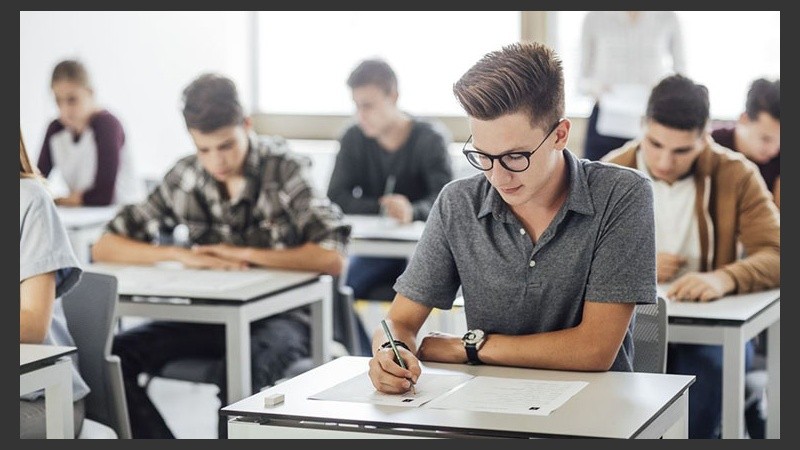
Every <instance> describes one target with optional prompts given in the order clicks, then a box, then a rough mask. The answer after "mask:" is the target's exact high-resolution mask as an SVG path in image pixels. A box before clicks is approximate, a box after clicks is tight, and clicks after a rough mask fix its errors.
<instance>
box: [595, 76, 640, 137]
mask: <svg viewBox="0 0 800 450" xmlns="http://www.w3.org/2000/svg"><path fill="white" fill-rule="evenodd" d="M649 95H650V92H649V90H648V89H647V88H646V87H645V86H641V85H636V84H624V85H623V84H619V85H614V87H613V88H612V89H611V90H609V91H608V92H606V93H604V94H603V96H602V97H601V98H600V112H599V114H598V116H597V132H598V133H600V134H602V135H604V136H615V137H620V138H625V139H633V138H635V137H636V136H638V135H639V132H640V130H641V128H642V116H644V113H645V110H646V109H647V98H648V97H649Z"/></svg>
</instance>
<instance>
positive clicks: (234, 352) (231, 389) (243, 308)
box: [85, 264, 333, 401]
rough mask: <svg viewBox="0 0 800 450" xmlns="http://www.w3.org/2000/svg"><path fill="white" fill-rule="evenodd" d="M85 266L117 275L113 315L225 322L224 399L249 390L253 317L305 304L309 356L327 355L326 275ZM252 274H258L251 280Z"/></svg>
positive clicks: (330, 320)
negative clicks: (308, 316)
mask: <svg viewBox="0 0 800 450" xmlns="http://www.w3.org/2000/svg"><path fill="white" fill-rule="evenodd" d="M85 270H88V271H92V272H100V273H107V274H110V275H114V276H116V277H117V280H118V282H119V286H118V291H119V295H120V302H119V306H118V307H117V315H119V316H137V317H147V318H150V319H157V320H173V321H178V322H199V323H218V324H223V325H225V337H226V339H225V352H226V358H227V360H226V370H227V375H228V401H236V400H239V399H242V398H244V397H245V396H247V395H250V393H251V392H252V380H251V376H250V368H251V362H250V323H252V322H254V321H256V320H259V319H262V318H264V317H269V316H273V315H276V314H280V313H282V312H285V311H288V310H290V309H294V308H297V307H300V306H304V305H311V354H312V357H313V359H314V362H315V363H316V364H318V365H319V364H322V363H324V362H325V361H328V360H329V359H330V354H331V353H330V343H331V341H332V340H333V312H332V308H333V306H332V305H333V299H332V295H333V286H332V283H333V281H332V278H331V277H330V276H329V275H320V274H319V273H315V272H300V271H289V270H272V269H269V270H266V269H250V270H248V271H245V272H231V271H218V270H197V269H182V268H175V267H172V268H170V267H164V266H153V267H151V266H128V265H113V264H93V265H89V266H87V267H85ZM253 277H256V278H262V277H263V279H257V280H255V281H253V280H252V278H253ZM226 278H227V279H228V280H229V281H225V279H226Z"/></svg>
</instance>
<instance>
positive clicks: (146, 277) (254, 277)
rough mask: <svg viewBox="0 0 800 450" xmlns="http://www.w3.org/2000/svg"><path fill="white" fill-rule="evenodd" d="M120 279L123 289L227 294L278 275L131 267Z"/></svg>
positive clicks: (254, 272)
mask: <svg viewBox="0 0 800 450" xmlns="http://www.w3.org/2000/svg"><path fill="white" fill-rule="evenodd" d="M123 270H124V276H122V277H119V279H120V290H123V291H125V290H131V289H133V288H136V289H145V290H146V289H150V288H153V287H159V288H160V289H165V290H186V291H203V292H224V291H229V290H234V289H239V288H243V287H245V286H249V285H251V284H255V283H263V282H264V281H265V280H268V279H270V278H271V277H274V276H275V275H273V274H269V273H265V272H263V271H241V272H236V271H231V270H224V271H223V270H201V269H184V270H180V271H177V270H170V269H165V268H161V267H127V268H125V269H123Z"/></svg>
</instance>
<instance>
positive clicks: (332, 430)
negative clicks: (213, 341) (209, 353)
mask: <svg viewBox="0 0 800 450" xmlns="http://www.w3.org/2000/svg"><path fill="white" fill-rule="evenodd" d="M368 361H369V358H366V357H353V356H345V357H341V358H337V359H335V360H333V361H331V362H329V363H327V364H325V365H323V366H320V367H317V368H315V369H313V370H311V371H308V372H306V373H304V374H302V375H299V376H297V377H295V378H292V379H291V380H288V381H286V382H284V383H282V384H279V385H277V386H274V387H271V388H269V389H267V390H264V391H262V392H259V393H257V394H255V395H252V396H250V397H248V398H246V399H244V400H241V401H239V402H236V403H234V404H232V405H229V406H226V407H224V408H222V410H221V412H222V414H226V415H229V416H231V418H230V420H229V421H228V436H229V437H230V438H380V437H384V438H391V439H397V438H401V437H448V438H449V437H514V438H535V437H600V438H657V437H660V436H662V435H664V436H665V437H679V438H686V437H687V435H688V422H687V414H688V392H689V391H688V389H689V386H690V385H691V384H692V383H693V382H694V376H684V375H666V374H651V373H625V372H566V371H554V370H535V369H521V368H514V367H500V366H470V365H466V364H463V365H462V364H436V363H424V366H425V368H424V369H423V375H422V376H425V373H426V372H428V373H434V372H439V373H453V372H461V373H469V374H472V375H484V376H495V377H508V378H525V379H536V380H558V381H568V380H569V381H587V382H588V383H589V384H588V385H587V386H586V387H584V388H583V389H582V390H581V391H580V392H578V393H577V394H576V395H575V396H574V397H572V398H571V399H569V400H568V401H567V402H566V403H565V404H564V405H562V406H561V407H560V408H559V409H557V410H555V411H554V412H553V413H551V414H550V415H547V416H529V415H520V414H501V413H489V412H474V411H460V410H445V409H432V408H426V407H425V405H423V406H421V407H418V408H404V407H397V406H376V405H371V404H366V403H353V402H337V401H325V400H309V399H308V396H310V395H313V394H316V393H317V392H320V391H322V390H323V389H327V388H329V387H331V386H334V385H336V384H338V383H340V382H342V381H345V380H347V379H349V378H351V377H353V376H355V375H357V374H359V373H362V372H364V371H366V370H367V368H368ZM273 393H281V394H284V396H285V400H284V402H283V403H282V404H280V405H277V406H273V407H265V406H264V397H265V396H267V395H270V394H273Z"/></svg>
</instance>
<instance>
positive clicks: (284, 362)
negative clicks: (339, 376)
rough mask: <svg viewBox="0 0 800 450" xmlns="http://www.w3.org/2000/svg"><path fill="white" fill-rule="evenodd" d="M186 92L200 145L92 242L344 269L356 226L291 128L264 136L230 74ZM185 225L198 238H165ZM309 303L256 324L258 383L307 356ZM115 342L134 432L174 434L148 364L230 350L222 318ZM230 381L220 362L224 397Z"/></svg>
mask: <svg viewBox="0 0 800 450" xmlns="http://www.w3.org/2000/svg"><path fill="white" fill-rule="evenodd" d="M183 101H184V108H183V116H184V119H185V121H186V126H187V128H188V131H189V134H190V135H191V137H192V139H193V141H194V144H195V146H196V147H197V152H196V154H193V155H190V156H187V157H185V158H183V159H181V160H180V161H178V162H177V163H176V164H175V166H174V167H173V168H172V169H171V170H170V171H169V172H168V173H167V174H166V175H165V176H164V179H163V181H162V182H161V184H160V185H159V186H158V187H157V188H155V189H154V190H153V191H152V192H151V193H150V195H149V197H148V199H147V200H146V201H145V202H143V203H141V204H137V205H128V206H126V207H125V208H123V209H122V210H121V211H120V212H119V214H117V216H116V217H115V218H114V219H113V220H112V221H111V222H109V224H108V226H107V229H106V232H105V233H104V234H103V236H102V237H101V238H100V239H99V240H98V241H97V243H96V244H95V245H94V247H93V248H92V257H93V259H94V261H98V262H99V261H103V262H120V263H129V264H153V263H157V262H160V261H178V262H181V263H183V264H184V265H185V266H187V267H194V268H209V269H229V270H236V269H244V268H246V267H248V266H260V267H273V268H282V269H299V270H312V271H320V272H324V273H327V274H331V275H334V276H337V275H339V274H340V273H341V271H342V269H343V266H344V264H345V260H344V248H345V245H346V244H347V240H348V238H349V235H350V228H349V226H347V225H344V224H343V223H342V222H341V219H342V213H341V210H340V209H339V207H338V206H336V205H335V204H332V203H331V202H330V201H328V200H327V199H325V198H317V197H315V195H314V192H313V189H312V187H311V184H310V182H309V181H308V179H307V178H306V174H305V172H306V168H307V167H306V166H307V161H306V160H304V159H301V158H300V157H298V156H297V155H293V154H292V153H291V151H290V150H289V148H288V145H287V143H286V142H285V141H284V140H283V139H282V138H278V137H272V138H261V139H259V138H257V137H256V135H255V134H254V132H253V131H252V125H251V120H250V118H249V117H247V116H246V115H245V114H244V112H243V108H242V106H241V104H240V102H239V98H238V94H237V90H236V86H235V85H234V83H233V82H232V81H231V80H229V79H227V78H225V77H222V76H220V75H216V74H205V75H202V76H200V77H199V78H197V79H196V80H194V81H193V82H192V83H191V84H190V85H189V86H188V87H187V88H186V89H185V90H184V92H183ZM178 226H181V228H182V229H183V230H184V231H185V230H188V233H186V232H184V233H182V234H184V235H186V234H188V239H186V236H183V239H180V240H182V241H184V242H173V243H171V244H167V243H165V241H166V239H165V237H167V235H171V234H172V231H173V230H175V229H176V227H178ZM178 234H180V233H175V235H176V236H175V237H176V238H177V237H178ZM176 240H177V239H176ZM175 244H178V245H175ZM180 244H183V245H180ZM198 282H202V280H198ZM308 314H309V313H308V310H307V309H305V308H298V309H296V310H292V311H289V312H287V313H284V314H281V315H278V316H273V317H269V318H266V319H262V320H260V321H257V322H254V323H253V324H251V327H250V334H251V346H252V358H253V364H252V368H253V374H252V375H253V389H254V392H257V391H258V390H260V389H261V388H262V387H264V386H267V385H271V384H273V383H274V382H275V381H276V380H278V379H280V378H281V377H282V375H283V372H284V370H285V369H286V367H288V366H289V365H290V364H291V363H292V362H294V361H296V360H298V359H300V358H302V357H305V356H308V354H309V315H308ZM113 353H114V354H117V355H119V356H120V358H121V359H122V368H123V373H124V378H125V392H126V395H127V400H128V409H129V414H130V419H131V427H132V430H133V437H134V438H172V437H174V436H173V434H172V432H171V431H170V430H169V427H168V426H167V424H166V423H165V421H164V419H163V418H162V417H161V415H160V414H159V412H158V410H157V409H156V408H155V405H154V404H153V403H152V401H151V400H150V399H149V397H148V395H147V392H146V391H145V389H144V388H143V387H141V386H139V384H138V381H137V379H138V376H139V374H141V373H156V372H157V371H158V370H159V369H160V368H161V367H163V365H164V364H166V363H167V362H169V361H171V360H175V359H183V358H187V357H195V358H207V357H211V358H220V359H222V358H223V357H224V354H225V332H224V328H223V327H222V325H216V324H196V323H176V322H162V321H155V322H150V323H147V324H144V325H141V326H138V327H136V328H132V329H128V330H125V331H123V332H122V333H120V334H119V335H117V336H116V338H115V340H114V348H113ZM225 383H226V380H225V367H224V364H220V366H219V374H218V377H217V386H218V387H219V388H220V394H219V396H220V399H222V400H223V404H224V401H225V398H226V393H225ZM221 422H222V423H220V427H219V429H220V436H224V435H225V426H224V425H225V424H224V421H221Z"/></svg>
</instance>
